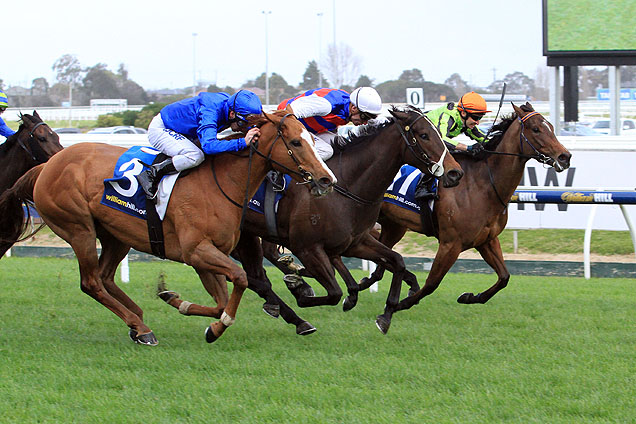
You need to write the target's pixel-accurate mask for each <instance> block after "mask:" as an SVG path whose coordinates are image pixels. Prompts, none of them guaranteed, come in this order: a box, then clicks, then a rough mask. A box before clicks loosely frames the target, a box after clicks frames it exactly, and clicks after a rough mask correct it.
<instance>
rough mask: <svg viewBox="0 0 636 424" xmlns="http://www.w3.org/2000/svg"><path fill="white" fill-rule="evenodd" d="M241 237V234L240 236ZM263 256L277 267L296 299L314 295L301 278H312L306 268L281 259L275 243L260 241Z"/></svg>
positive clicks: (312, 290)
mask: <svg viewBox="0 0 636 424" xmlns="http://www.w3.org/2000/svg"><path fill="white" fill-rule="evenodd" d="M241 237H242V236H241ZM261 245H262V249H263V250H262V252H263V256H264V257H265V258H266V259H267V260H268V261H270V262H271V263H272V264H273V265H274V266H275V267H276V268H278V269H279V270H280V271H281V272H282V273H283V274H285V278H284V279H283V281H284V282H285V285H287V289H288V290H289V292H290V293H291V294H292V295H293V296H294V297H295V298H296V300H298V298H299V297H301V296H315V295H316V293H314V289H313V288H312V287H311V286H310V285H309V284H308V283H307V282H306V281H305V280H303V276H305V277H309V278H313V277H312V276H311V275H308V274H309V273H308V272H307V268H305V267H304V266H302V267H301V266H300V265H297V264H292V263H290V262H287V261H281V260H280V258H281V255H280V253H279V252H278V248H277V246H276V244H274V243H271V242H269V241H267V240H262V241H261Z"/></svg>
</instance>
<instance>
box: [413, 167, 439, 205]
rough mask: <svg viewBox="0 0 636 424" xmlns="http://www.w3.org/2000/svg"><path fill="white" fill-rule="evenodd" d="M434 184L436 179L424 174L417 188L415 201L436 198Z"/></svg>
mask: <svg viewBox="0 0 636 424" xmlns="http://www.w3.org/2000/svg"><path fill="white" fill-rule="evenodd" d="M434 182H435V179H434V178H433V177H431V176H428V175H425V174H422V176H421V177H420V180H419V181H418V182H417V186H416V187H415V200H416V201H418V202H420V201H423V200H429V199H434V198H436V197H437V194H436V193H435V192H434V191H433V183H434Z"/></svg>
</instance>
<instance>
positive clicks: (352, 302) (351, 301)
mask: <svg viewBox="0 0 636 424" xmlns="http://www.w3.org/2000/svg"><path fill="white" fill-rule="evenodd" d="M357 304H358V296H355V297H354V296H347V297H345V299H344V300H343V301H342V310H343V311H345V312H347V311H350V310H352V309H353V308H354V307H355V306H356V305H357Z"/></svg>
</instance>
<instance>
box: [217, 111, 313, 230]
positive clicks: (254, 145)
mask: <svg viewBox="0 0 636 424" xmlns="http://www.w3.org/2000/svg"><path fill="white" fill-rule="evenodd" d="M264 115H265V118H267V120H268V121H269V122H271V123H272V124H274V125H276V123H275V122H274V121H273V120H272V119H271V118H270V117H269V116H268V115H267V114H264ZM289 116H293V114H291V113H288V114H286V115H284V116H283V117H282V119H281V120H280V121H279V122H278V125H277V128H276V138H274V141H273V142H272V145H271V147H270V149H269V152H268V153H267V155H265V154H263V153H261V152H260V151H259V150H258V140H253V141H252V142H251V143H250V145H249V147H250V149H249V155H248V157H249V162H248V168H247V183H246V187H245V197H244V199H243V204H242V205H241V204H240V203H238V202H237V201H235V200H234V199H232V198H231V197H230V196H228V195H227V193H225V191H223V188H221V185H220V184H219V180H218V178H217V176H216V171H215V168H214V158H215V156H213V157H212V161H211V164H210V166H211V167H212V175H213V176H214V181H215V182H216V185H217V187H218V188H219V190H220V191H221V193H223V196H225V198H226V199H227V200H229V201H230V203H232V204H233V205H234V206H237V207H239V208H241V209H242V210H243V212H242V215H241V224H240V226H239V228H242V227H243V221H244V219H245V213H246V211H247V204H248V202H249V200H250V199H249V186H250V178H251V174H252V158H253V155H254V154H256V155H258V156H260V157H262V158H263V159H265V161H267V162H269V163H272V164H275V165H277V166H279V167H280V168H282V169H284V170H285V173H286V174H294V175H298V176H300V177H302V179H303V181H304V183H301V184H307V183H311V182H312V181H313V176H312V175H311V173H309V172H308V171H306V170H305V169H304V168H303V167H302V166H301V165H300V162H299V161H298V159H297V158H296V156H295V155H294V152H293V151H292V150H291V148H290V147H289V143H288V141H287V140H286V139H285V136H284V135H283V123H284V122H285V119H286V118H287V117H289ZM279 139H280V140H282V141H283V143H284V144H285V147H286V148H287V154H288V155H289V156H290V157H291V158H292V160H293V161H294V164H296V168H297V169H292V168H289V167H287V166H285V165H283V164H282V163H280V162H278V161H277V160H275V159H273V158H272V154H273V151H274V146H275V145H276V142H277V141H278V140H279ZM243 157H244V156H243Z"/></svg>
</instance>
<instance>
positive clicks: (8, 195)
mask: <svg viewBox="0 0 636 424" xmlns="http://www.w3.org/2000/svg"><path fill="white" fill-rule="evenodd" d="M44 165H45V164H41V165H38V166H36V167H35V168H31V169H30V170H29V171H27V173H26V174H24V175H23V176H22V177H20V179H18V181H16V182H15V184H14V185H13V187H11V188H10V189H8V190H6V191H5V192H4V193H2V196H0V210H1V211H3V213H2V214H0V251H2V253H4V252H6V251H7V250H8V249H9V248H10V247H11V246H13V245H14V244H15V243H16V242H18V241H22V240H24V239H26V238H28V237H31V236H32V235H33V234H35V233H37V232H38V231H39V230H40V229H41V228H42V226H40V227H38V228H37V229H35V230H33V231H31V232H30V233H29V234H26V235H24V234H25V233H26V230H27V228H28V227H29V219H28V218H30V216H31V215H30V212H29V208H28V207H27V208H23V207H22V205H23V204H24V205H26V206H33V205H34V203H33V187H34V186H35V182H36V181H37V179H38V177H39V176H40V173H41V172H42V168H43V167H44ZM25 211H26V219H25ZM23 235H24V236H23Z"/></svg>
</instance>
